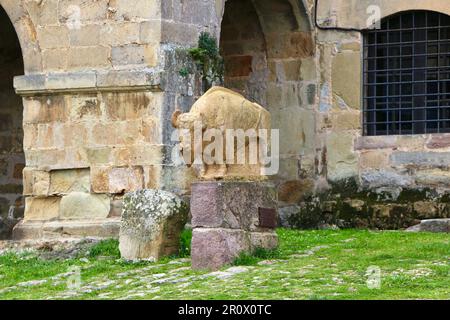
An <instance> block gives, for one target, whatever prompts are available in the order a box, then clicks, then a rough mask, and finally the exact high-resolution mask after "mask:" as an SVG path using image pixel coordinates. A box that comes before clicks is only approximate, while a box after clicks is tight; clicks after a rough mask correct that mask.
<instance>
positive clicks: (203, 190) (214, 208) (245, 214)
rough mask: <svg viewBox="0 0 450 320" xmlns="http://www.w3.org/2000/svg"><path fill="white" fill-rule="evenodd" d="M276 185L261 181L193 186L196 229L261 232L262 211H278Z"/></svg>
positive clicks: (203, 183) (193, 216)
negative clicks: (261, 209)
mask: <svg viewBox="0 0 450 320" xmlns="http://www.w3.org/2000/svg"><path fill="white" fill-rule="evenodd" d="M277 201H278V199H277V191H276V189H275V187H274V186H272V185H270V184H268V183H260V182H199V183H194V184H193V185H192V197H191V213H192V226H193V227H194V228H198V227H206V228H229V229H243V230H247V231H250V230H252V231H255V230H261V229H262V228H261V227H260V208H267V209H275V214H276V211H277V208H278V205H277Z"/></svg>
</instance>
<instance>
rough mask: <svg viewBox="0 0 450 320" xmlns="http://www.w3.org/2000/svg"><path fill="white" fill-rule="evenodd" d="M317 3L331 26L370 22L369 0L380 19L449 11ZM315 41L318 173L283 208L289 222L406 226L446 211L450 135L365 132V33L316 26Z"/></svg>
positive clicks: (407, 4) (423, 4) (437, 6)
mask: <svg viewBox="0 0 450 320" xmlns="http://www.w3.org/2000/svg"><path fill="white" fill-rule="evenodd" d="M319 4H320V7H319V8H318V22H319V23H320V24H321V25H322V26H323V27H326V28H332V27H340V28H357V29H358V28H365V27H366V26H367V24H366V22H367V19H368V17H369V15H370V14H372V13H373V11H372V10H369V11H367V9H368V7H369V6H370V5H378V6H379V7H380V9H381V17H385V16H388V15H390V14H393V13H396V12H400V11H403V10H412V9H426V10H434V11H438V12H443V13H447V14H448V13H449V12H448V4H447V3H446V2H445V1H381V0H380V1H340V0H337V1H332V0H320V1H319ZM316 40H317V54H316V63H317V65H316V67H317V70H318V81H319V90H318V95H319V97H318V104H317V106H316V108H317V109H318V111H319V116H318V118H317V119H318V121H317V131H316V141H317V145H316V147H317V149H316V151H317V153H316V160H315V171H316V179H315V183H314V187H313V188H311V190H309V192H307V193H305V194H304V197H305V199H304V201H300V202H299V203H298V202H297V203H295V205H294V206H290V207H286V208H285V210H284V215H285V218H284V219H283V220H284V221H285V222H286V223H287V224H291V225H295V226H300V227H314V226H317V225H320V224H322V225H327V224H337V225H341V226H347V227H375V228H404V227H407V226H409V225H412V224H414V223H415V220H417V219H425V218H436V217H448V216H449V214H450V204H449V196H448V194H449V190H450V180H449V179H448V175H449V165H450V163H449V161H450V154H448V148H449V141H450V140H449V135H448V134H434V135H415V136H384V137H383V136H381V137H364V136H362V128H361V123H362V114H361V111H362V86H361V79H362V71H361V69H362V56H363V52H362V40H363V39H362V35H361V33H359V32H357V31H343V30H316ZM288 217H290V218H288ZM288 222H289V223H288Z"/></svg>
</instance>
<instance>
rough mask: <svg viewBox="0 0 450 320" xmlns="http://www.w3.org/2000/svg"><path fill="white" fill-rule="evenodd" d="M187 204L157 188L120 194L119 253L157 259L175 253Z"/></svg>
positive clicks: (185, 216)
mask: <svg viewBox="0 0 450 320" xmlns="http://www.w3.org/2000/svg"><path fill="white" fill-rule="evenodd" d="M188 211H189V209H188V205H187V204H186V203H185V202H184V201H183V200H182V199H181V198H180V197H178V196H176V195H174V194H172V193H170V192H167V191H161V190H140V191H136V192H132V193H128V194H126V195H125V197H124V203H123V213H122V224H121V227H120V237H119V241H120V246H119V247H120V253H121V256H122V258H124V259H126V260H159V259H160V258H161V257H164V256H170V255H173V254H177V253H178V249H179V239H180V234H181V231H182V230H183V228H184V225H185V224H186V220H187V216H188Z"/></svg>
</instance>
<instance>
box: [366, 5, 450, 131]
mask: <svg viewBox="0 0 450 320" xmlns="http://www.w3.org/2000/svg"><path fill="white" fill-rule="evenodd" d="M363 35H364V71H363V72H364V77H363V78H364V80H363V85H364V108H363V124H364V126H363V127H364V134H365V135H369V136H376V135H400V134H424V133H445V132H450V16H448V15H445V14H440V13H437V12H430V11H407V12H403V13H400V14H396V15H393V16H390V17H387V18H385V19H383V20H382V23H381V29H374V30H367V31H365V32H364V34H363Z"/></svg>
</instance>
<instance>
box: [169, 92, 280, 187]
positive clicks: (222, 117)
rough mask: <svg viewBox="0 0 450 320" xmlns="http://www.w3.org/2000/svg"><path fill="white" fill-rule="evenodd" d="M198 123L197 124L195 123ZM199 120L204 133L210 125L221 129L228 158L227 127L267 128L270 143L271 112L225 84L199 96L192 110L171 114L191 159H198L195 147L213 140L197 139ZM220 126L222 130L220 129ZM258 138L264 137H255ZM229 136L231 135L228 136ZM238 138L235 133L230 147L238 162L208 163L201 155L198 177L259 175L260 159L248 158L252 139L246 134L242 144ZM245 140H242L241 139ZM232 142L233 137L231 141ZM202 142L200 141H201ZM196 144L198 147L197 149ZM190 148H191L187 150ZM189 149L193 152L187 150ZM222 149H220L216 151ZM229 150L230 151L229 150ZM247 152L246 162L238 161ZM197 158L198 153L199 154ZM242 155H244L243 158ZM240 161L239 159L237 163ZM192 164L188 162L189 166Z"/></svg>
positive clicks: (182, 150)
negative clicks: (195, 138) (252, 159)
mask: <svg viewBox="0 0 450 320" xmlns="http://www.w3.org/2000/svg"><path fill="white" fill-rule="evenodd" d="M196 124H197V125H196ZM198 124H201V129H200V130H201V131H202V132H203V133H205V132H207V131H208V129H213V130H215V132H220V134H221V136H222V138H223V150H222V151H223V153H222V155H223V159H224V162H225V160H226V159H225V158H226V154H227V150H226V147H227V145H228V146H229V145H230V144H229V143H228V144H227V130H228V129H234V130H235V131H233V132H238V131H236V130H239V131H240V132H248V130H250V129H251V130H254V132H257V133H258V132H259V130H260V129H266V130H267V131H266V132H267V133H268V135H269V136H268V138H267V140H266V141H267V142H266V143H267V145H268V144H269V142H268V141H270V139H269V137H270V128H271V117H270V113H269V112H268V111H267V110H265V109H264V108H263V107H261V106H260V105H259V104H257V103H253V102H251V101H249V100H247V99H246V98H245V97H243V96H242V95H240V94H238V93H236V92H234V91H231V90H229V89H226V88H222V87H213V88H211V89H210V90H208V91H207V92H206V93H205V94H204V95H203V96H202V97H200V99H199V100H197V102H196V103H195V104H194V105H193V106H192V108H191V111H190V112H189V113H181V112H180V111H176V112H175V113H174V114H173V115H172V125H173V127H175V128H177V129H179V133H180V137H179V138H180V149H181V150H180V151H181V153H182V154H183V157H184V159H186V156H187V157H188V158H189V157H190V159H192V160H193V159H195V154H194V153H195V150H199V148H200V147H201V150H205V148H207V146H208V145H209V144H211V142H212V141H215V140H216V139H212V141H204V140H205V139H202V140H201V141H197V140H198V139H197V140H195V141H194V129H195V128H196V127H197V130H198ZM217 130H219V131H217ZM182 131H184V132H189V133H190V134H189V135H188V136H187V137H186V135H185V134H183V133H182ZM256 139H257V140H258V143H259V140H260V139H261V137H256ZM228 140H230V139H228ZM237 141H238V139H235V138H234V137H233V147H234V149H233V150H231V151H232V152H233V155H234V159H236V161H235V163H232V164H229V162H226V164H225V163H219V164H218V163H207V162H205V161H204V157H203V156H202V157H201V163H198V161H197V163H194V169H195V171H196V173H197V176H198V177H199V178H202V179H205V180H214V179H223V178H227V177H233V178H236V177H242V178H249V177H254V178H256V177H259V176H260V174H261V167H262V165H261V164H260V161H258V163H257V164H255V163H254V161H250V158H249V149H250V147H249V145H250V141H254V140H251V139H249V138H245V143H242V144H239V143H238V142H237ZM241 141H242V140H241ZM228 142H230V141H228ZM199 144H201V145H199ZM196 148H197V149H196ZM188 150H189V151H188ZM185 152H188V153H190V154H185ZM216 152H219V153H220V151H217V150H216ZM228 152H230V151H229V150H228ZM242 152H245V153H244V155H245V162H244V163H243V162H242V161H240V162H238V161H237V159H238V158H237V156H238V154H239V153H240V154H241V155H242ZM197 158H198V156H197ZM241 159H242V158H241ZM236 162H238V163H236ZM190 165H191V164H190V163H188V166H190Z"/></svg>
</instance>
